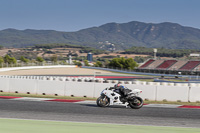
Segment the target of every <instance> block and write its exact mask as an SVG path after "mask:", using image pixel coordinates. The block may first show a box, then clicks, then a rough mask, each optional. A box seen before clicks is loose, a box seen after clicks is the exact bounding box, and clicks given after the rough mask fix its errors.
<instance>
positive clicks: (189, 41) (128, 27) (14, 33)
mask: <svg viewBox="0 0 200 133" xmlns="http://www.w3.org/2000/svg"><path fill="white" fill-rule="evenodd" d="M49 43H68V44H78V45H83V46H90V47H95V48H99V49H110V50H116V49H127V48H130V47H132V46H143V47H149V48H170V49H200V30H199V29H196V28H191V27H185V26H181V25H179V24H176V23H170V22H165V23H159V24H154V23H143V22H137V21H132V22H129V23H122V24H119V23H108V24H104V25H101V26H99V27H92V28H87V29H83V30H80V31H77V32H60V31H54V30H31V29H27V30H16V29H5V30H2V31H0V45H3V46H7V47H9V46H13V47H24V46H30V45H35V44H49Z"/></svg>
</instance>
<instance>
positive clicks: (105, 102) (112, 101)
mask: <svg viewBox="0 0 200 133" xmlns="http://www.w3.org/2000/svg"><path fill="white" fill-rule="evenodd" d="M123 93H124V94H122V92H120V90H119V89H113V88H112V87H110V88H106V89H104V90H103V91H102V92H101V96H100V97H99V98H98V99H97V101H96V102H97V105H98V106H99V107H108V106H110V105H125V106H126V107H129V106H130V107H131V108H133V109H140V108H141V107H142V106H143V99H142V98H141V97H139V94H140V93H142V90H139V89H134V90H133V91H132V90H130V89H128V88H125V89H124V92H123Z"/></svg>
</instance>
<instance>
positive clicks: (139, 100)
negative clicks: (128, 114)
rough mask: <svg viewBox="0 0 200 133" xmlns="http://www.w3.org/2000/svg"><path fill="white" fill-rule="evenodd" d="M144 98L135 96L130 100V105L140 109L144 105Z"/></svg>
mask: <svg viewBox="0 0 200 133" xmlns="http://www.w3.org/2000/svg"><path fill="white" fill-rule="evenodd" d="M143 103H144V102H143V99H142V98H140V97H134V98H133V99H132V100H130V101H129V105H130V107H131V108H133V109H140V108H141V107H142V106H143Z"/></svg>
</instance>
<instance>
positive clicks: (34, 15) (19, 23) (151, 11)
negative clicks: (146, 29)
mask: <svg viewBox="0 0 200 133" xmlns="http://www.w3.org/2000/svg"><path fill="white" fill-rule="evenodd" d="M199 7H200V0H0V30H3V29H7V28H15V29H20V30H24V29H38V30H39V29H44V30H58V31H77V30H80V29H84V28H89V27H93V26H100V25H102V24H105V23H109V22H117V23H126V22H130V21H141V22H146V23H160V22H173V23H179V24H181V25H183V26H189V27H194V28H199V29H200V8H199Z"/></svg>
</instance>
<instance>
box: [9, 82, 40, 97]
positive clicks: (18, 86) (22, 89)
mask: <svg viewBox="0 0 200 133" xmlns="http://www.w3.org/2000/svg"><path fill="white" fill-rule="evenodd" d="M8 81H9V88H8V90H9V92H11V93H16V92H18V93H27V92H29V93H34V94H36V88H37V86H36V85H37V84H36V82H37V81H36V80H32V79H15V78H11V79H9V80H8Z"/></svg>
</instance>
